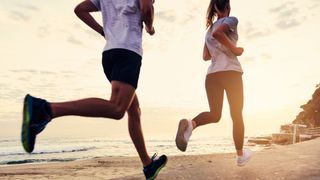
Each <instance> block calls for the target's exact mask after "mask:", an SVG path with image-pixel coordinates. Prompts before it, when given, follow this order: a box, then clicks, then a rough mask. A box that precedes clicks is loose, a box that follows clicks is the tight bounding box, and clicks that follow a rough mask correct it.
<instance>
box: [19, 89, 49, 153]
mask: <svg viewBox="0 0 320 180" xmlns="http://www.w3.org/2000/svg"><path fill="white" fill-rule="evenodd" d="M51 117H52V113H51V107H50V104H49V103H48V102H47V101H46V100H44V99H40V98H35V97H32V96H31V95H29V94H27V95H26V96H25V98H24V102H23V119H22V131H21V142H22V145H23V148H24V150H25V151H26V152H28V153H31V152H32V151H33V149H34V144H35V142H36V136H37V134H39V133H40V132H41V131H42V130H44V128H45V127H46V125H47V124H48V123H49V122H50V121H51Z"/></svg>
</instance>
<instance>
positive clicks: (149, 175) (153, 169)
mask: <svg viewBox="0 0 320 180" xmlns="http://www.w3.org/2000/svg"><path fill="white" fill-rule="evenodd" d="M156 157H157V154H154V155H153V156H152V157H151V160H152V163H151V164H149V165H148V166H146V167H144V168H143V173H144V175H145V176H146V179H147V180H153V179H155V178H156V177H157V175H158V174H159V172H160V170H161V169H162V168H163V167H164V166H165V165H166V163H167V161H168V158H167V156H166V155H162V156H160V157H159V158H156Z"/></svg>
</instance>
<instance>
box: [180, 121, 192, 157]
mask: <svg viewBox="0 0 320 180" xmlns="http://www.w3.org/2000/svg"><path fill="white" fill-rule="evenodd" d="M192 129H193V128H192V123H191V121H188V120H187V119H182V120H180V122H179V126H178V131H177V136H176V145H177V147H178V149H179V150H180V151H186V149H187V145H188V141H189V138H190V136H191V134H192Z"/></svg>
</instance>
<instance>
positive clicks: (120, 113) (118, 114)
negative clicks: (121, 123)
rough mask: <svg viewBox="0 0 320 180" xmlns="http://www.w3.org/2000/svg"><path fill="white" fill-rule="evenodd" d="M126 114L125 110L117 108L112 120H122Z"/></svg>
mask: <svg viewBox="0 0 320 180" xmlns="http://www.w3.org/2000/svg"><path fill="white" fill-rule="evenodd" d="M125 112H126V111H125V110H123V109H120V108H116V110H115V111H114V113H113V116H112V118H113V119H115V120H120V119H122V118H123V116H124V114H125Z"/></svg>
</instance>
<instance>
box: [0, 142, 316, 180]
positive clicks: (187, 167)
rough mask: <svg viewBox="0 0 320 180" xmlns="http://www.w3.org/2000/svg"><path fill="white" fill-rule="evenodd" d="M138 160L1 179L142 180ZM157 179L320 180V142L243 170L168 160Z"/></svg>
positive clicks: (211, 160)
mask: <svg viewBox="0 0 320 180" xmlns="http://www.w3.org/2000/svg"><path fill="white" fill-rule="evenodd" d="M143 178H144V176H143V174H142V169H141V163H140V161H139V159H138V158H125V157H106V158H97V159H90V160H81V161H73V162H64V163H47V164H32V165H30V164H29V165H19V166H7V167H0V179H27V180H28V179H143ZM158 179H163V180H168V179H170V180H171V179H179V180H180V179H249V180H250V179H254V180H256V179H320V139H319V138H318V139H315V140H311V141H306V142H302V143H298V144H294V145H288V146H275V147H272V148H271V149H268V150H264V151H260V152H254V156H253V157H252V159H251V160H250V162H249V163H248V164H247V165H246V166H244V167H238V166H236V164H235V159H234V154H212V155H196V156H183V155H182V156H169V161H168V164H167V166H166V167H165V168H164V169H163V170H162V171H161V173H160V174H159V176H158Z"/></svg>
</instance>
